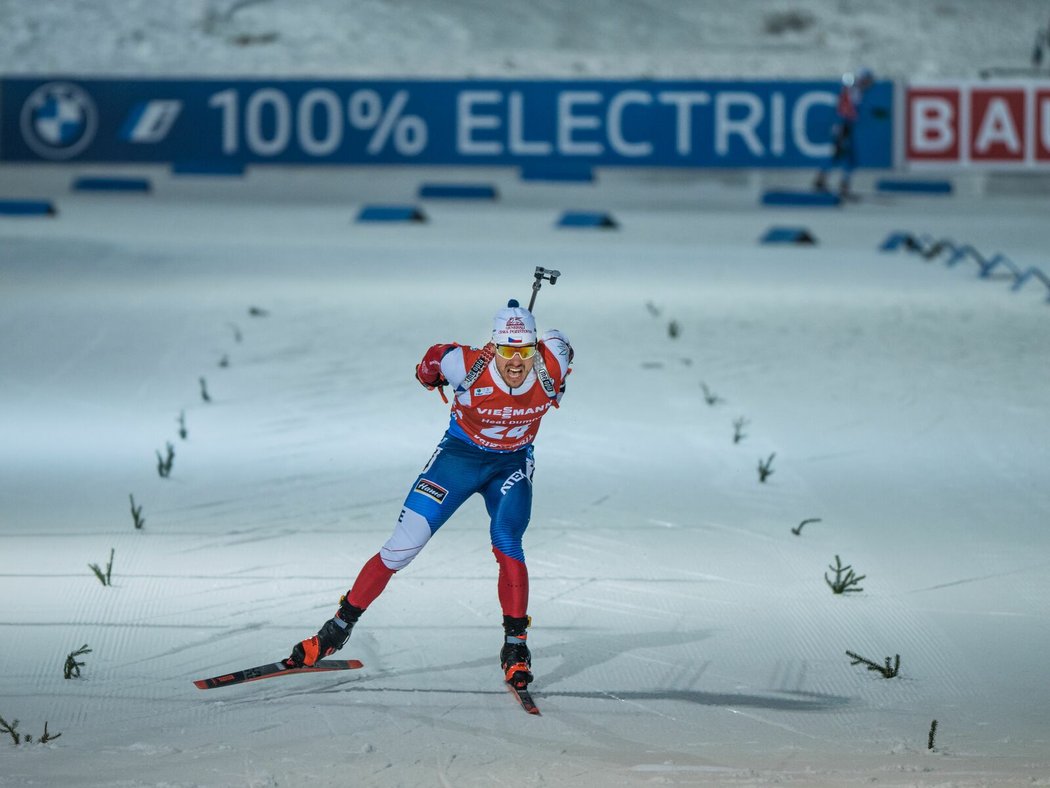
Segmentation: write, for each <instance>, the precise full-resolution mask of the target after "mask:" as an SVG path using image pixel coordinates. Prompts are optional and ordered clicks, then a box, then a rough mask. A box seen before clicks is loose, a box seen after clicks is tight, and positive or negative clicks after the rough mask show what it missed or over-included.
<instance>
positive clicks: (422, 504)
mask: <svg viewBox="0 0 1050 788" xmlns="http://www.w3.org/2000/svg"><path fill="white" fill-rule="evenodd" d="M572 360H573V349H572V345H570V344H569V340H568V339H567V338H566V337H565V335H564V334H562V333H561V332H560V331H556V330H550V331H547V332H545V333H544V334H543V335H542V336H540V337H537V334H536V321H535V319H534V318H533V316H532V313H531V312H529V311H528V310H527V309H523V308H521V307H519V306H518V302H517V301H511V302H510V303H509V305H508V306H507V308H505V309H501V310H499V312H497V313H496V316H495V318H494V320H493V328H492V340H491V342H489V343H488V344H486V345H485V347H484V348H474V347H466V346H464V345H460V344H457V343H450V344H439V345H433V346H432V347H431V348H430V349H429V350H427V352H426V353H425V354H424V356H423V360H422V361H420V363H419V364H418V365H417V366H416V379H417V380H418V381H419V382H420V383H422V384H423V386H425V387H426V388H427V389H430V390H433V389H434V388H440V387H443V386H451V387H453V389H454V397H453V402H452V414H451V419H450V423H449V428H448V430H447V431H446V432H445V435H444V436H443V437H442V439H441V441H440V442H439V443H438V445H437V449H436V450H435V452H434V454H433V456H432V457H431V458H430V460H429V461H428V462H427V464H426V465H425V466H424V468H423V470H422V472H421V473H420V474H419V476H418V477H417V478H416V480H415V482H413V484H412V487H411V489H410V491H409V493H408V497H407V498H406V499H405V503H404V506H403V507H402V509H401V514H400V516H399V517H398V519H397V525H396V526H395V528H394V532H393V534H392V535H391V536H390V538H389V539H388V540H387V541H386V543H385V544H384V545H383V546H382V548H381V549H380V551H379V552H378V553H376V554H375V555H374V556H372V558H371V559H370V560H369V561H368V562H367V563H366V564H365V565H364V567H363V568H362V569H361V571H360V573H359V574H358V575H357V579H356V580H355V581H354V584H353V586H352V587H351V588H350V590H349V591H347V593H346V595H345V596H343V597H342V598H341V599H340V605H339V609H338V610H337V611H336V613H335V616H334V617H333V618H332V619H330V620H329V621H327V622H326V623H325V624H324V626H322V627H321V629H320V631H318V633H317V634H316V635H315V636H313V637H310V638H307V639H306V640H303V641H302V642H300V643H296V644H295V646H294V647H293V649H292V654H291V656H290V657H289V658H288V662H289V663H290V664H293V665H296V666H301V665H313V664H314V663H315V662H316V661H317V660H319V659H321V658H322V657H325V656H327V655H329V654H331V653H333V652H335V651H336V650H338V649H340V648H342V646H343V644H344V643H346V641H347V638H349V637H350V631H351V630H352V629H353V627H354V624H355V623H357V620H358V618H359V617H360V616H361V614H362V613H363V612H364V611H365V610H366V609H367V608H368V606H369V605H370V604H372V602H373V601H374V600H375V599H376V597H378V596H379V595H380V594H381V593H382V591H383V589H384V588H385V587H386V585H387V583H388V582H389V580H390V578H391V577H393V575H394V573H395V572H397V571H398V570H399V569H403V568H404V567H406V566H407V565H408V564H409V562H410V561H412V559H414V558H415V557H416V555H417V554H418V553H419V551H420V550H422V549H423V547H424V546H425V545H426V543H427V541H428V540H429V539H430V537H431V536H432V535H433V534H434V533H436V532H437V530H438V529H439V528H440V527H441V526H442V525H443V524H444V523H445V521H446V520H448V518H449V517H451V516H452V514H453V513H454V512H455V511H456V509H458V508H459V506H460V505H461V504H462V503H463V502H464V501H466V500H467V498H469V497H470V496H471V495H473V494H474V493H479V494H480V495H481V496H482V497H483V498H484V499H485V506H486V508H487V510H488V514H489V517H490V518H491V522H490V526H489V536H490V539H491V542H492V552H493V553H494V554H495V556H496V562H497V563H498V565H499V576H498V581H497V592H498V596H499V602H500V606H501V608H502V610H503V630H504V642H503V646H502V649H501V651H500V665H501V666H502V668H503V671H504V676H505V678H506V680H507V682H508V683H510V684H511V685H512V686H515V687H522V688H524V687H525V686H526V685H527V684H528V682H530V681H532V670H531V668H532V657H531V654H530V653H529V648H528V645H527V644H526V639H527V636H526V628H527V627H528V625H529V618H528V601H529V574H528V570H527V569H526V567H525V553H524V552H523V551H522V544H521V541H522V536H523V534H524V533H525V529H526V527H527V526H528V524H529V517H530V514H531V511H532V473H533V449H532V443H533V441H534V440H535V438H536V432H537V431H538V430H539V426H540V419H541V418H542V417H543V416H544V415H545V414H546V413H547V412H548V411H549V410H550V409H551V408H556V407H558V403H559V402H560V401H561V398H562V394H563V393H564V391H565V378H566V377H567V376H568V374H569V372H570V364H571V363H572ZM442 396H444V393H443V391H442Z"/></svg>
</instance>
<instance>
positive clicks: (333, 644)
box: [285, 596, 364, 668]
mask: <svg viewBox="0 0 1050 788" xmlns="http://www.w3.org/2000/svg"><path fill="white" fill-rule="evenodd" d="M363 612H364V611H363V610H362V609H361V608H359V607H354V606H353V605H351V604H350V603H349V602H347V601H346V597H345V596H344V597H342V598H341V599H340V600H339V609H338V610H337V611H335V616H333V617H332V618H330V619H328V620H327V621H326V622H325V623H324V626H322V627H321V628H320V629H319V630H318V632H317V634H316V635H314V636H313V637H311V638H307V639H306V640H303V641H301V642H299V643H296V644H295V645H294V646H293V647H292V654H291V656H289V657H288V659H286V660H285V663H286V664H287V665H289V666H290V667H294V668H301V667H302V666H303V665H313V664H314V663H315V662H317V660H319V659H323V658H324V657H327V656H329V655H330V654H334V653H335V652H337V651H338V650H339V649H341V648H342V647H343V644H344V643H346V641H347V639H348V638H349V637H350V631H351V630H352V629H353V628H354V624H356V623H357V619H358V618H360V617H361V614H362V613H363Z"/></svg>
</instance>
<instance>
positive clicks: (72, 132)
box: [19, 82, 98, 161]
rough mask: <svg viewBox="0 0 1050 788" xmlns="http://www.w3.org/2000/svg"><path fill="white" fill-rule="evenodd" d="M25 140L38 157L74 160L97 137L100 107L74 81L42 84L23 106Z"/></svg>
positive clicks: (53, 159)
mask: <svg viewBox="0 0 1050 788" xmlns="http://www.w3.org/2000/svg"><path fill="white" fill-rule="evenodd" d="M19 120H20V126H21V130H22V139H24V140H25V143H26V145H28V146H29V147H30V149H31V150H32V151H33V152H34V153H36V154H37V155H38V156H40V157H42V158H45V159H51V160H52V161H61V160H63V159H71V158H73V157H74V156H76V155H77V154H78V153H80V152H81V151H82V150H84V149H85V148H86V147H87V146H88V145H90V144H91V142H92V140H94V139H95V132H96V131H97V130H98V110H97V109H96V107H95V102H94V100H93V99H92V98H91V96H89V95H88V94H87V92H85V91H84V90H83V89H82V88H81V87H79V86H77V85H74V84H73V83H72V82H48V83H47V84H46V85H41V86H40V87H38V88H37V89H36V90H34V91H33V92H32V93H30V94H29V97H28V98H27V99H26V101H25V104H23V105H22V114H21V116H20V118H19Z"/></svg>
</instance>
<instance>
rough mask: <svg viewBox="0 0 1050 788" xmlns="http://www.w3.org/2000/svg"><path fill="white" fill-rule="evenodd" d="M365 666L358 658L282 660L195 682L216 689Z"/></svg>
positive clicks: (199, 686)
mask: <svg viewBox="0 0 1050 788" xmlns="http://www.w3.org/2000/svg"><path fill="white" fill-rule="evenodd" d="M363 667H364V663H363V662H361V661H360V660H357V659H323V660H321V661H320V662H315V663H314V664H313V665H312V666H309V667H307V666H305V665H304V666H303V667H301V668H296V667H293V666H291V665H289V664H288V663H287V662H285V661H284V660H282V661H280V662H271V663H269V664H267V665H258V666H256V667H254V668H245V669H244V670H235V671H233V672H232V673H224V674H223V675H221V676H214V677H212V678H210V679H195V680H194V682H193V683H194V684H195V685H197V689H214V688H215V687H228V686H230V685H231V684H243V683H244V682H246V681H258V680H259V679H270V678H273V677H275V676H290V675H291V674H293V673H323V672H325V671H329V670H357V669H358V668H363Z"/></svg>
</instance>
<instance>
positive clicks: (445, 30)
mask: <svg viewBox="0 0 1050 788" xmlns="http://www.w3.org/2000/svg"><path fill="white" fill-rule="evenodd" d="M1048 18H1050V9H1048V7H1047V4H1046V3H1045V2H1044V1H1043V0H996V2H994V3H990V2H987V0H936V1H934V0H929V1H928V2H927V1H925V0H924V1H923V2H915V1H914V0H772V1H769V0H735V2H732V3H726V2H722V0H586V2H564V0H527V1H526V2H507V1H506V0H495V1H490V0H442V1H441V2H437V3H427V2H419V1H418V0H416V1H415V2H399V1H398V0H355V2H352V3H350V2H345V0H313V1H312V2H310V3H301V2H296V0H256V1H255V2H253V1H252V0H186V2H179V3H157V2H153V0H57V1H56V2H48V3H40V2H38V1H37V0H0V20H2V22H3V24H0V73H7V74H16V73H18V74H41V73H69V72H72V73H77V74H96V75H98V74H102V75H110V74H121V75H141V74H158V75H175V74H179V75H185V74H209V75H224V76H225V75H259V76H262V75H267V76H270V75H274V76H291V75H315V76H316V75H325V76H409V77H421V76H434V77H465V76H505V77H526V76H561V77H581V76H591V77H605V76H627V77H644V76H652V77H699V78H702V77H766V78H768V77H778V76H789V77H827V76H829V75H834V74H837V73H839V72H841V71H843V70H847V69H851V68H854V67H856V65H857V64H858V63H866V64H867V65H868V66H870V67H872V68H874V69H875V70H876V71H877V72H878V73H880V74H882V75H885V76H888V77H896V78H905V77H910V78H941V77H949V78H950V77H956V78H957V77H967V76H975V75H976V73H977V71H978V70H979V69H980V68H984V67H988V66H1008V67H1026V66H1028V65H1029V63H1030V57H1031V52H1032V47H1033V42H1034V40H1035V37H1036V32H1037V30H1039V29H1040V28H1042V29H1045V28H1046V26H1047V22H1048Z"/></svg>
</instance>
